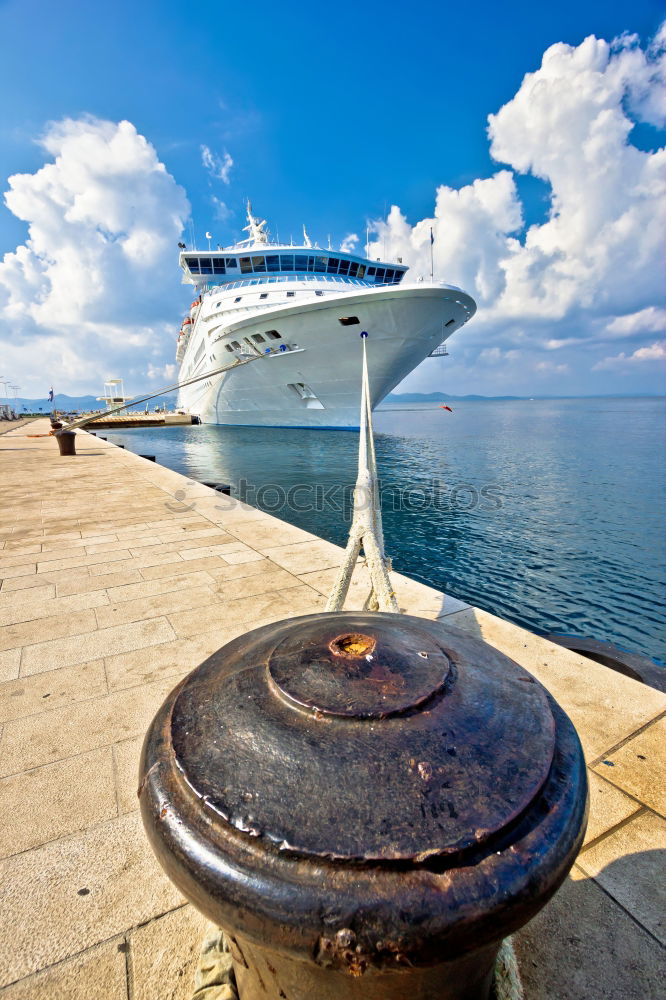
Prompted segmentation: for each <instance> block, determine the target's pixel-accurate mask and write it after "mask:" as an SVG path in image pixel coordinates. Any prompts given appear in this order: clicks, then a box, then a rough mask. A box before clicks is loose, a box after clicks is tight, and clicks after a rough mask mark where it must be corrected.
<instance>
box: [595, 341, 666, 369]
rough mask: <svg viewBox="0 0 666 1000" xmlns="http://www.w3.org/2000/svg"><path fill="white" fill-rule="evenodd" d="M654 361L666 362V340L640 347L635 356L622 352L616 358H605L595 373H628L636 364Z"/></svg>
mask: <svg viewBox="0 0 666 1000" xmlns="http://www.w3.org/2000/svg"><path fill="white" fill-rule="evenodd" d="M654 361H658V362H662V361H666V340H662V341H656V343H654V344H650V345H649V346H647V347H639V348H637V349H636V350H635V351H634V353H633V354H629V355H627V354H625V353H624V352H622V353H620V354H617V355H616V356H615V357H611V358H603V359H602V360H601V361H598V362H597V363H596V365H595V366H594V371H605V370H606V371H607V370H609V369H611V370H612V369H614V368H615V369H620V370H622V369H624V370H626V371H627V372H628V371H629V370H630V369H631V367H632V366H634V365H636V364H645V363H647V362H654Z"/></svg>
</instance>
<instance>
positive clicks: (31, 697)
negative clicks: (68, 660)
mask: <svg viewBox="0 0 666 1000" xmlns="http://www.w3.org/2000/svg"><path fill="white" fill-rule="evenodd" d="M16 653H17V654H18V656H17V668H16V669H17V673H18V660H19V657H20V650H16ZM3 655H4V654H2V653H0V657H1V656H3ZM103 694H106V675H105V671H104V661H103V660H93V661H92V662H90V663H79V664H77V665H76V666H74V667H62V668H61V669H59V670H47V671H46V672H45V673H41V674H33V675H32V676H31V677H21V678H18V679H16V680H8V681H5V682H4V683H3V684H0V722H8V721H9V720H10V719H21V718H23V717H24V716H26V715H35V714H36V713H38V712H48V711H51V710H52V709H54V708H61V707H63V706H64V705H68V704H71V703H72V702H75V701H86V700H87V699H89V698H97V697H99V696H100V695H103Z"/></svg>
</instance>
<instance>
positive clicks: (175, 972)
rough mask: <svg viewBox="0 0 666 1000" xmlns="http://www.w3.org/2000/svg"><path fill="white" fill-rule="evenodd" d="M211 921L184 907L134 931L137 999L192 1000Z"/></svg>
mask: <svg viewBox="0 0 666 1000" xmlns="http://www.w3.org/2000/svg"><path fill="white" fill-rule="evenodd" d="M209 926H210V924H209V922H208V921H207V920H206V918H205V917H204V916H202V915H201V914H200V913H199V912H198V911H197V910H195V909H194V907H193V906H190V905H188V906H182V907H181V908H180V909H179V910H174V911H173V912H172V913H167V914H165V915H164V916H163V917H159V918H158V919H157V920H153V921H151V922H150V923H149V924H146V925H145V926H144V927H139V928H138V929H137V930H135V931H132V933H131V934H130V968H131V972H132V980H131V981H132V997H133V1000H190V998H191V996H192V991H193V984H194V971H195V969H196V966H197V962H198V959H199V953H200V951H201V944H202V942H203V938H204V935H205V933H206V931H207V929H208V927H209Z"/></svg>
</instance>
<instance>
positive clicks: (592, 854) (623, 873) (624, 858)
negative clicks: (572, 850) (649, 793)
mask: <svg viewBox="0 0 666 1000" xmlns="http://www.w3.org/2000/svg"><path fill="white" fill-rule="evenodd" d="M665 849H666V820H663V819H662V818H661V817H660V816H656V815H655V814H654V813H651V812H647V811H646V812H643V813H641V814H640V815H638V816H636V817H635V818H634V819H632V820H630V821H629V822H628V823H626V824H625V825H624V826H622V827H620V828H619V829H618V830H616V831H615V832H613V833H610V834H609V835H608V836H607V837H602V839H601V840H598V841H597V842H596V843H594V844H592V845H591V847H588V848H587V849H586V850H584V851H583V852H582V853H581V854H580V855H579V856H578V862H577V864H578V867H579V868H580V869H581V870H582V871H583V872H585V874H586V875H588V876H592V877H593V878H595V879H596V881H597V882H598V883H599V885H600V886H602V888H604V889H605V890H606V892H607V893H609V895H611V896H612V897H613V898H614V899H616V900H617V902H618V903H620V905H621V906H623V907H624V908H625V909H626V910H628V911H629V913H631V915H632V916H633V917H634V918H635V919H636V920H637V921H638V922H639V923H640V924H642V925H643V927H645V928H646V929H647V930H649V931H650V933H651V934H653V935H654V936H655V937H656V938H657V939H658V940H659V941H661V943H662V944H666V881H665V880H664V850H665Z"/></svg>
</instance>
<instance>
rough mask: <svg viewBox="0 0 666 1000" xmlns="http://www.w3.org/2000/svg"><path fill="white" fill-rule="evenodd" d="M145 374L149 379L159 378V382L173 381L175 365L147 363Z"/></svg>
mask: <svg viewBox="0 0 666 1000" xmlns="http://www.w3.org/2000/svg"><path fill="white" fill-rule="evenodd" d="M146 375H147V376H148V378H149V379H151V380H155V379H159V380H160V382H164V383H165V384H166V383H167V382H173V381H174V380H175V378H176V365H170V364H167V365H153V364H149V365H148V370H147V372H146Z"/></svg>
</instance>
